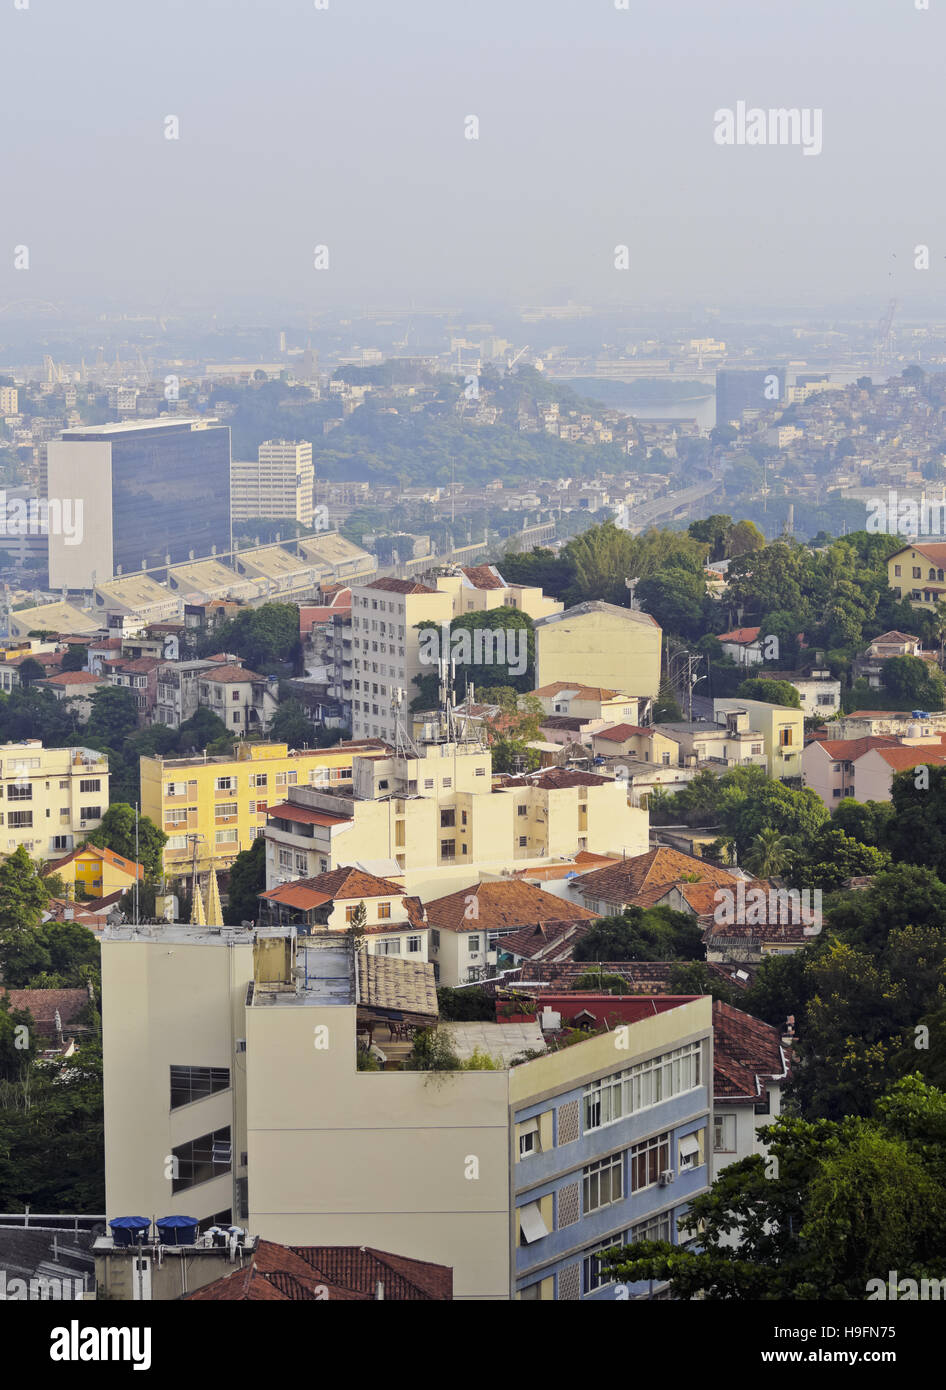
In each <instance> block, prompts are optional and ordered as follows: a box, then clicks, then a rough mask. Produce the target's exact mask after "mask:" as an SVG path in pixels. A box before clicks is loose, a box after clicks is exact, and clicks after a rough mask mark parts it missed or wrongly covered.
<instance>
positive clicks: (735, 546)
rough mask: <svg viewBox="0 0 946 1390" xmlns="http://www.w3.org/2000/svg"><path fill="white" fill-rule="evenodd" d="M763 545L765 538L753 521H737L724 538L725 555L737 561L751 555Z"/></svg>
mask: <svg viewBox="0 0 946 1390" xmlns="http://www.w3.org/2000/svg"><path fill="white" fill-rule="evenodd" d="M764 545H765V537H764V536H763V534H762V532H761V531H760V530H759V528H758V526H756V524H755V522H753V521H737V522H736V524H735V526H733V527H732V528H731V530H730V531H729V534H728V535H727V537H726V555H727V556H728V557H731V558H732V559H737V558H738V557H739V556H740V555H751V554H753V552H754V551H757V550H761V549H762V548H763V546H764Z"/></svg>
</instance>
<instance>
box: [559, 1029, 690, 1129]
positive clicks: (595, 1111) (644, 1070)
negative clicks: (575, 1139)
mask: <svg viewBox="0 0 946 1390" xmlns="http://www.w3.org/2000/svg"><path fill="white" fill-rule="evenodd" d="M701 1066H702V1057H701V1045H700V1043H698V1042H696V1043H688V1044H687V1045H686V1046H685V1047H677V1048H674V1050H673V1051H672V1052H665V1053H662V1054H661V1055H660V1056H659V1057H652V1058H651V1059H650V1060H649V1061H647V1062H639V1063H638V1064H637V1065H636V1066H634V1067H628V1068H627V1069H626V1070H624V1071H620V1072H615V1073H614V1074H613V1075H611V1076H606V1077H603V1078H602V1079H601V1080H600V1081H595V1082H593V1083H592V1085H590V1086H586V1087H585V1092H584V1103H585V1133H586V1134H587V1133H589V1132H590V1131H591V1130H595V1129H605V1128H606V1127H607V1126H608V1125H611V1124H614V1123H615V1121H617V1120H620V1119H622V1118H623V1117H624V1116H625V1115H631V1114H634V1113H636V1112H637V1111H638V1110H646V1109H647V1108H648V1107H649V1106H651V1105H657V1104H659V1103H660V1102H661V1101H664V1100H669V1099H670V1097H671V1096H676V1095H681V1094H682V1093H683V1092H685V1091H692V1090H693V1088H694V1087H696V1086H699V1085H700V1075H701Z"/></svg>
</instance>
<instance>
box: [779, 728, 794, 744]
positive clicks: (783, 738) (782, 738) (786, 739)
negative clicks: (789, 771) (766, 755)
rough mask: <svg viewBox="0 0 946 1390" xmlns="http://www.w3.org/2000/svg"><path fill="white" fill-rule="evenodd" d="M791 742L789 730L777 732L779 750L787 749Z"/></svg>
mask: <svg viewBox="0 0 946 1390" xmlns="http://www.w3.org/2000/svg"><path fill="white" fill-rule="evenodd" d="M791 742H792V731H791V728H784V729H779V731H778V745H779V747H780V748H788V747H789V746H790V745H791Z"/></svg>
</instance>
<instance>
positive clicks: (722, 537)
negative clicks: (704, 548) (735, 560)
mask: <svg viewBox="0 0 946 1390" xmlns="http://www.w3.org/2000/svg"><path fill="white" fill-rule="evenodd" d="M732 524H733V521H732V517H731V516H726V515H723V514H722V513H720V512H715V513H714V514H713V515H712V516H707V517H704V518H703V520H702V521H691V522H690V524H689V526H688V527H687V535H689V536H692V537H693V539H694V540H695V541H701V542H702V543H703V544H704V545H708V546H709V559H710V561H713V560H725V559H726V557H727V554H728V552H727V550H726V542H727V540H728V539H729V533H730V531H731V530H732Z"/></svg>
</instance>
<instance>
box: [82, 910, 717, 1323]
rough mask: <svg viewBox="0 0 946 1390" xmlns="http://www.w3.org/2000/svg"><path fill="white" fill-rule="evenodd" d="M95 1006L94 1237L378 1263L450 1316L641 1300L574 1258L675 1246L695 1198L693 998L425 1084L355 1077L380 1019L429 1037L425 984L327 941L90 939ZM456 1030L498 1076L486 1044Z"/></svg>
mask: <svg viewBox="0 0 946 1390" xmlns="http://www.w3.org/2000/svg"><path fill="white" fill-rule="evenodd" d="M102 987H103V998H104V1008H103V1051H104V1094H105V1182H106V1208H107V1216H108V1219H109V1220H111V1219H114V1218H116V1217H120V1216H128V1215H130V1214H132V1213H137V1212H147V1213H148V1214H149V1215H151V1214H154V1215H155V1216H157V1217H161V1216H163V1215H166V1214H168V1213H171V1212H174V1213H180V1214H183V1215H188V1216H191V1217H193V1218H195V1219H196V1220H197V1221H199V1222H201V1223H202V1225H203V1227H204V1229H206V1226H207V1225H209V1224H210V1223H211V1222H215V1223H218V1224H230V1222H231V1220H232V1221H235V1222H237V1223H239V1224H240V1225H244V1226H246V1228H247V1229H248V1231H249V1234H250V1235H251V1236H256V1235H258V1236H260V1237H261V1238H263V1239H266V1240H274V1241H279V1242H282V1243H285V1244H287V1245H288V1244H292V1245H310V1244H311V1245H370V1246H373V1247H380V1248H383V1249H385V1250H390V1251H392V1252H396V1253H397V1254H400V1255H403V1256H407V1257H409V1258H413V1259H422V1260H430V1261H435V1262H437V1263H441V1264H446V1265H449V1266H450V1267H451V1268H452V1269H453V1271H454V1296H455V1297H456V1298H459V1299H473V1300H506V1299H509V1298H527V1299H547V1300H557V1299H561V1300H576V1299H581V1298H586V1297H587V1298H593V1299H600V1298H610V1299H616V1298H626V1297H632V1298H637V1297H647V1296H648V1293H649V1292H653V1291H652V1290H648V1287H647V1286H646V1285H644V1286H630V1288H629V1289H626V1290H624V1291H623V1292H622V1291H619V1290H618V1289H617V1288H616V1287H615V1286H614V1285H607V1284H606V1283H605V1282H604V1281H603V1280H602V1279H601V1278H600V1270H599V1269H598V1267H597V1265H596V1264H595V1258H594V1257H595V1251H597V1250H600V1249H601V1248H603V1246H604V1245H607V1244H615V1243H622V1242H623V1241H624V1240H625V1239H626V1238H629V1239H632V1240H633V1239H636V1238H638V1236H642V1235H646V1234H647V1233H648V1231H650V1232H651V1233H653V1231H654V1230H656V1229H659V1231H660V1233H661V1235H663V1237H664V1238H668V1239H671V1240H674V1241H676V1239H677V1235H676V1228H677V1219H678V1217H679V1216H680V1215H682V1213H683V1212H684V1211H685V1209H686V1206H687V1204H688V1202H689V1201H690V1200H691V1199H692V1197H694V1196H695V1195H697V1194H699V1193H701V1192H705V1191H706V1190H707V1186H708V1181H709V1170H708V1166H707V1165H708V1154H709V1152H710V1146H709V1144H708V1142H707V1140H708V1136H709V1135H711V1134H712V1087H711V1084H710V1082H711V1078H712V1075H713V1063H712V1012H711V1001H710V999H709V998H708V997H707V998H697V999H692V1000H689V1001H687V1002H683V1003H679V1002H676V1001H674V1002H671V1001H650V1000H642V1001H639V1017H638V1018H636V1019H633V1020H632V1021H631V1022H629V1024H628V1025H627V1026H626V1027H623V1028H615V1029H614V1030H613V1031H612V1032H609V1033H603V1034H600V1035H598V1036H595V1037H592V1038H590V1039H588V1040H586V1041H583V1042H580V1043H577V1044H576V1045H575V1046H572V1047H568V1048H565V1049H562V1050H560V1051H558V1052H555V1053H552V1054H548V1055H545V1056H541V1057H538V1058H536V1059H535V1060H533V1061H528V1062H523V1063H522V1064H520V1065H517V1066H511V1065H509V1064H506V1063H501V1065H500V1066H499V1067H498V1069H496V1070H492V1071H479V1070H476V1071H458V1072H452V1073H439V1074H438V1075H436V1076H432V1075H430V1074H425V1073H423V1072H411V1071H404V1070H390V1069H386V1070H384V1071H380V1072H377V1071H374V1072H372V1071H363V1070H359V1069H358V1066H357V1053H356V1047H357V1043H358V1040H359V1038H361V1039H364V1038H365V1037H366V1036H367V1034H368V1031H369V1030H370V1029H372V1028H374V1027H377V1026H378V1025H380V1026H381V1027H382V1028H383V1027H384V1026H385V1024H386V1022H387V1021H390V1020H392V1019H393V1020H397V1021H400V1020H403V1019H407V1020H410V1021H413V1022H414V1023H416V1024H419V1025H421V1026H423V1025H427V1024H431V1023H436V1021H437V1001H436V992H435V989H434V984H433V967H432V966H430V965H425V964H415V963H413V962H409V961H404V960H397V959H386V958H384V957H378V956H368V955H366V954H365V953H364V952H353V951H352V949H351V946H350V944H349V943H347V942H344V943H343V942H338V941H337V939H335V937H334V934H326V936H324V937H320V938H319V937H296V935H295V933H293V932H291V931H289V930H286V929H279V928H273V929H271V930H263V931H259V932H252V931H248V930H243V929H240V928H223V929H219V930H218V931H217V932H216V933H214V932H211V931H210V930H209V929H207V928H198V927H186V926H163V927H162V926H148V927H140V928H138V929H135V928H133V927H131V926H121V927H115V928H109V929H108V930H107V931H106V933H105V937H104V940H103V943H102ZM655 1003H656V1005H658V1007H655ZM466 1027H467V1026H466V1025H462V1024H461V1025H453V1026H452V1028H453V1031H452V1034H451V1036H452V1037H454V1038H455V1039H457V1042H458V1043H459V1042H460V1040H461V1039H462V1038H463V1035H464V1034H463V1030H464V1029H465V1028H466ZM477 1027H478V1028H479V1029H480V1030H482V1029H483V1028H487V1029H489V1030H490V1031H491V1038H490V1040H489V1041H490V1042H492V1043H493V1046H494V1049H495V1050H494V1052H493V1053H491V1054H490V1055H492V1056H495V1057H503V1056H504V1055H505V1054H506V1053H507V1051H508V1050H509V1049H508V1040H507V1033H508V1029H509V1025H501V1024H492V1025H482V1024H480V1025H477ZM516 1027H518V1026H517V1025H513V1028H516ZM504 1030H506V1031H504ZM535 1034H536V1043H537V1045H538V1046H541V1045H542V1043H541V1034H540V1033H539V1031H538V1028H536V1029H535ZM382 1036H383V1034H382ZM488 1045H489V1043H488ZM458 1051H460V1047H459V1046H458ZM466 1055H468V1049H467V1052H466ZM655 1079H656V1081H655ZM656 1083H660V1084H656ZM605 1092H606V1095H605V1100H606V1102H607V1114H605V1113H604V1108H603V1102H602V1095H603V1094H604V1093H605ZM602 1173H606V1176H607V1182H604V1180H603V1179H602V1177H601V1174H602ZM658 1178H659V1181H658ZM655 1223H657V1224H656V1225H655ZM100 1248H101V1243H100V1245H99V1246H97V1247H96V1249H97V1252H98V1251H99V1250H100ZM143 1258H144V1259H147V1260H156V1259H158V1258H159V1252H155V1251H153V1250H151V1251H144V1252H143ZM148 1273H150V1270H149V1271H148Z"/></svg>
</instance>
